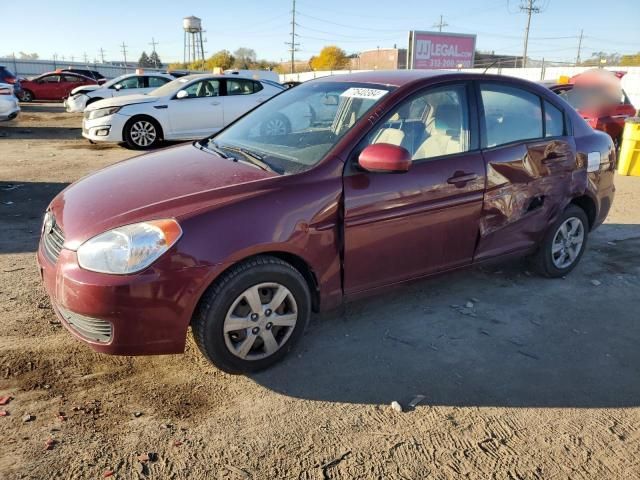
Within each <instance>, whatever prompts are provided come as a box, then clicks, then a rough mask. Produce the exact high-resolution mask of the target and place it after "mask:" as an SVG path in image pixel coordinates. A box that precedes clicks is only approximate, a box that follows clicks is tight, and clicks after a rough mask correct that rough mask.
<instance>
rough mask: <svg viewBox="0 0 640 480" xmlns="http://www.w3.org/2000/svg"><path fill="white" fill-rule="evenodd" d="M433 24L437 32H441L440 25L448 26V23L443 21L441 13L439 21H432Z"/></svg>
mask: <svg viewBox="0 0 640 480" xmlns="http://www.w3.org/2000/svg"><path fill="white" fill-rule="evenodd" d="M433 26H434V27H437V28H438V31H439V32H442V27H448V26H449V24H448V23H446V22H445V21H444V19H443V17H442V15H440V22H439V23H434V24H433Z"/></svg>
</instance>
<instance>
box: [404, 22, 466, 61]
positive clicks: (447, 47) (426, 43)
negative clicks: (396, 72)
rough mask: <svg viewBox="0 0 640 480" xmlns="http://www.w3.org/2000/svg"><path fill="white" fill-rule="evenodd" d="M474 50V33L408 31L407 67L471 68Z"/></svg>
mask: <svg viewBox="0 0 640 480" xmlns="http://www.w3.org/2000/svg"><path fill="white" fill-rule="evenodd" d="M475 51H476V36H475V35H466V34H461V33H439V32H418V31H414V30H412V31H410V32H409V52H408V53H409V62H408V64H409V68H415V69H438V68H450V69H451V68H473V58H474V55H475Z"/></svg>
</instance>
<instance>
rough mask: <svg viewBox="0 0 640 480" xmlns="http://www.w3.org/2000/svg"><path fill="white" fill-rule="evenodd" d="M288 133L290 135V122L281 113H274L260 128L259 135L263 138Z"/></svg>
mask: <svg viewBox="0 0 640 480" xmlns="http://www.w3.org/2000/svg"><path fill="white" fill-rule="evenodd" d="M289 133H291V122H290V121H289V119H288V118H287V117H286V116H285V115H283V114H282V113H275V114H274V115H272V116H271V117H270V118H268V119H267V120H265V121H264V122H263V123H262V125H261V126H260V135H262V136H263V137H275V136H279V135H288V134H289Z"/></svg>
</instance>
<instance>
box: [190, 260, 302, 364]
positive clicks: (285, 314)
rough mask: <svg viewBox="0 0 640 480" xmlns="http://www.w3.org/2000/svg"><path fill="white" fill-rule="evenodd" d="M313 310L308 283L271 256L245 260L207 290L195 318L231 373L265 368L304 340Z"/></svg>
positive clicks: (204, 346)
mask: <svg viewBox="0 0 640 480" xmlns="http://www.w3.org/2000/svg"><path fill="white" fill-rule="evenodd" d="M310 315H311V296H310V293H309V288H308V286H307V283H306V281H305V279H304V277H303V276H302V274H300V272H299V271H298V270H296V269H295V268H294V267H293V266H291V265H290V264H288V263H286V262H284V261H282V260H280V259H278V258H275V257H270V256H260V257H256V258H254V259H251V260H248V261H246V262H243V263H240V264H238V265H236V266H235V267H233V268H232V269H231V270H229V271H228V272H226V273H225V274H223V275H222V277H220V278H219V279H218V280H217V281H216V282H215V283H214V284H213V285H212V286H211V287H210V288H209V290H208V291H207V292H206V293H205V294H204V296H203V298H202V299H201V301H200V304H199V306H198V308H197V310H196V313H195V315H194V317H193V320H192V327H193V336H194V338H195V341H196V343H197V345H198V347H199V349H200V351H201V352H202V353H203V354H204V356H205V357H207V359H208V360H209V361H210V362H211V363H213V364H214V365H215V366H216V367H218V368H219V369H220V370H223V371H225V372H228V373H234V374H238V373H249V372H255V371H258V370H262V369H265V368H267V367H269V366H271V365H273V364H274V363H276V362H277V361H279V360H280V359H281V358H282V357H284V356H285V355H286V354H287V352H289V350H291V348H292V347H293V346H294V345H295V344H296V343H297V342H298V341H299V340H300V338H301V337H302V334H303V333H304V329H305V327H306V325H307V323H308V321H309V317H310Z"/></svg>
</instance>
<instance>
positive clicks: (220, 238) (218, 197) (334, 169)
mask: <svg viewBox="0 0 640 480" xmlns="http://www.w3.org/2000/svg"><path fill="white" fill-rule="evenodd" d="M210 78H211V77H202V78H201V79H199V80H197V81H210ZM219 80H220V81H222V80H223V79H219ZM190 81H191V80H190ZM162 88H164V87H162ZM221 88H222V87H221ZM191 90H193V89H191ZM191 90H190V91H191ZM179 91H183V90H182V89H180V90H179ZM318 94H320V95H325V96H327V97H332V96H337V97H338V99H339V105H338V108H337V109H336V111H335V117H334V120H333V122H331V124H328V125H327V126H326V127H325V128H323V129H319V128H317V127H312V128H310V127H309V126H308V122H306V121H302V123H301V124H300V125H298V124H293V125H292V129H291V131H290V133H288V134H283V135H266V136H265V135H262V134H261V130H262V129H261V125H262V123H264V122H265V121H268V119H270V118H272V117H273V115H274V114H275V113H279V112H281V111H284V110H287V109H288V108H290V107H291V106H292V105H293V104H295V103H297V102H300V101H304V99H305V98H313V97H315V96H317V95H318ZM176 101H177V100H176ZM165 104H166V102H165V101H158V102H156V105H157V106H161V105H165ZM300 118H302V117H300ZM614 164H615V153H614V150H613V142H612V141H611V138H610V137H609V136H608V135H605V134H604V133H602V132H598V131H594V130H593V129H591V128H590V127H589V125H587V123H586V122H585V121H584V120H583V119H582V117H580V115H578V114H577V113H576V112H575V110H574V109H573V108H571V106H570V105H569V104H567V103H566V102H565V101H564V100H562V99H561V98H560V97H559V96H557V95H554V94H553V93H552V92H551V91H549V90H548V89H546V88H544V87H542V86H540V85H536V84H534V83H531V82H528V81H525V80H521V79H516V78H509V77H503V76H495V75H482V74H470V73H461V72H449V73H443V72H437V71H431V72H429V71H420V70H399V71H393V72H382V71H375V72H366V73H357V74H346V75H339V76H331V77H325V78H321V79H317V80H312V81H309V82H305V83H304V84H302V85H300V86H297V87H296V88H293V89H291V90H287V91H285V92H284V93H282V94H281V95H278V96H276V97H274V98H272V99H271V100H269V101H268V102H266V103H264V104H263V105H261V106H260V107H258V108H256V109H255V110H253V111H251V112H250V113H248V114H247V115H245V116H243V117H242V118H240V119H239V120H238V121H236V122H235V123H233V124H232V125H230V126H228V127H227V128H225V129H223V130H222V131H221V132H219V133H217V134H214V135H212V136H210V137H208V138H205V139H204V140H200V141H195V142H193V143H189V144H185V145H179V146H175V147H172V148H168V149H164V150H161V151H157V152H154V153H150V154H147V155H141V156H138V157H135V158H133V159H131V160H128V161H125V162H121V163H119V164H117V165H113V166H111V167H109V168H106V169H104V170H102V171H100V172H98V173H94V174H92V175H90V176H88V177H85V178H83V179H82V180H80V181H78V182H76V183H74V184H73V185H71V186H69V187H67V188H66V189H65V190H64V191H63V192H62V193H60V194H59V195H58V196H57V197H56V198H55V199H54V200H53V201H52V202H51V204H50V205H49V207H48V208H47V210H46V214H45V219H44V226H43V230H42V232H43V233H42V237H41V240H40V246H39V248H38V253H37V255H38V262H39V265H40V268H41V272H42V277H43V280H44V284H45V287H46V290H47V292H48V294H49V296H50V297H51V304H52V305H53V308H54V309H55V311H56V313H57V315H58V316H59V317H60V318H61V320H62V322H63V324H64V325H65V327H66V328H67V329H68V330H69V331H70V332H71V333H72V334H73V335H75V336H76V337H77V338H79V339H81V340H82V341H84V342H86V343H87V344H89V345H90V346H91V347H92V348H93V349H95V350H97V351H99V352H104V353H110V354H122V355H147V354H165V353H179V352H182V351H183V349H184V346H185V338H186V334H187V330H188V327H189V326H191V328H192V331H193V335H194V337H195V340H196V343H197V344H198V346H199V348H200V350H201V351H202V353H203V354H204V355H205V356H206V357H207V358H208V359H209V360H210V361H211V362H212V363H214V364H215V365H217V366H218V367H219V368H220V369H222V370H225V371H227V372H233V373H240V372H251V371H256V370H260V369H263V368H265V367H267V366H269V365H271V364H273V363H274V362H276V361H278V360H279V359H281V358H282V357H283V356H284V355H285V354H286V353H287V351H289V350H290V348H291V347H292V346H293V345H294V344H295V343H296V342H298V341H299V340H300V338H301V337H302V334H303V331H304V329H305V326H306V324H307V322H308V320H309V316H310V314H311V311H312V310H313V311H323V310H326V309H329V308H332V307H336V306H337V305H339V304H340V303H341V302H343V301H344V300H345V299H350V298H358V297H362V296H365V295H372V294H379V293H380V292H382V291H384V290H386V289H389V288H391V287H392V286H395V285H397V284H399V283H402V282H407V281H410V280H415V279H418V278H423V277H426V276H430V275H434V274H438V273H442V272H447V271H450V270H454V269H458V268H462V267H466V266H469V265H474V264H480V263H483V262H486V261H489V260H493V259H497V258H503V257H507V256H514V255H522V256H531V259H532V262H533V265H534V266H535V268H536V269H537V270H538V271H539V272H541V273H542V274H543V275H546V276H548V277H562V276H564V275H567V274H568V273H569V272H570V271H571V270H572V269H573V268H574V267H575V266H576V265H577V263H578V262H579V260H580V258H581V256H582V255H583V253H584V251H585V247H586V244H587V238H588V235H589V232H591V231H592V230H593V229H594V228H596V227H597V226H598V225H600V224H601V223H602V222H603V221H604V219H605V217H606V216H607V213H608V211H609V207H610V205H611V202H612V199H613V195H614V186H613V177H614V167H615V165H614ZM398 322H402V319H401V318H398ZM371 347H372V349H374V348H375V345H372V346H371Z"/></svg>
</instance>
